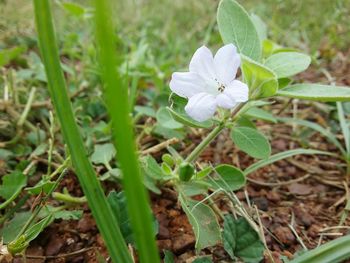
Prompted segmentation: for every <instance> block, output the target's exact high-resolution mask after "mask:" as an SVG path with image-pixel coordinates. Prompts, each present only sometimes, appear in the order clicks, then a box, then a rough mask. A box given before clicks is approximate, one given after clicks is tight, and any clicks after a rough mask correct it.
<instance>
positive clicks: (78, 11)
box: [62, 2, 85, 16]
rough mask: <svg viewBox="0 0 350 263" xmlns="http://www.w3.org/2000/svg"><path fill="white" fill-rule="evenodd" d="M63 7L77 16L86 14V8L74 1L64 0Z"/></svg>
mask: <svg viewBox="0 0 350 263" xmlns="http://www.w3.org/2000/svg"><path fill="white" fill-rule="evenodd" d="M62 6H63V8H64V9H65V10H66V11H68V12H69V13H71V14H72V15H75V16H82V15H84V14H85V9H84V7H82V6H81V5H78V4H76V3H72V2H63V3H62Z"/></svg>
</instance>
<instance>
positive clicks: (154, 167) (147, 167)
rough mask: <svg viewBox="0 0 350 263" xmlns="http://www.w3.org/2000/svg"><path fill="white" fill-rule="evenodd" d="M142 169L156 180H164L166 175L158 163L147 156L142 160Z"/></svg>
mask: <svg viewBox="0 0 350 263" xmlns="http://www.w3.org/2000/svg"><path fill="white" fill-rule="evenodd" d="M141 164H142V168H143V170H144V172H145V173H146V174H147V175H149V176H150V177H152V178H153V179H155V180H163V179H164V176H165V175H164V174H163V170H162V168H161V167H160V166H159V164H158V163H157V161H156V160H155V159H154V158H153V157H152V156H151V155H147V156H145V157H143V158H142V162H141Z"/></svg>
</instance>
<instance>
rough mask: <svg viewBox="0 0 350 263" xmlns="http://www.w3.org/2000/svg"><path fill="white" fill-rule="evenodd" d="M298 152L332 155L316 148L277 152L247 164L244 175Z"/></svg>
mask: <svg viewBox="0 0 350 263" xmlns="http://www.w3.org/2000/svg"><path fill="white" fill-rule="evenodd" d="M299 154H325V155H333V154H332V153H329V152H323V151H318V150H311V149H293V150H289V151H285V152H281V153H277V154H274V155H271V156H270V157H269V158H268V159H266V160H261V161H258V162H256V163H253V164H252V165H251V166H249V167H248V168H247V169H245V170H244V172H243V173H244V175H246V176H247V175H248V174H250V173H252V172H255V171H256V170H258V169H260V168H262V167H264V166H266V165H269V164H272V163H274V162H277V161H280V160H282V159H285V158H289V157H292V156H294V155H299Z"/></svg>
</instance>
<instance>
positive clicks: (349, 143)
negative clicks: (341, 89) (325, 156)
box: [337, 102, 350, 158]
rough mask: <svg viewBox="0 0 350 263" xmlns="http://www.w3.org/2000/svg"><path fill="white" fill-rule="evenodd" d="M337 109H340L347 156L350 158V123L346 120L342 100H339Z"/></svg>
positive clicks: (339, 114)
mask: <svg viewBox="0 0 350 263" xmlns="http://www.w3.org/2000/svg"><path fill="white" fill-rule="evenodd" d="M337 109H338V117H339V122H340V127H341V130H342V133H343V136H344V141H345V147H346V151H347V157H348V158H349V156H350V129H349V125H348V123H347V121H346V117H345V113H344V110H343V105H342V103H341V102H337Z"/></svg>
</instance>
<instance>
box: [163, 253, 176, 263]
mask: <svg viewBox="0 0 350 263" xmlns="http://www.w3.org/2000/svg"><path fill="white" fill-rule="evenodd" d="M174 262H175V260H174V254H173V253H172V252H171V251H169V250H164V263H174Z"/></svg>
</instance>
